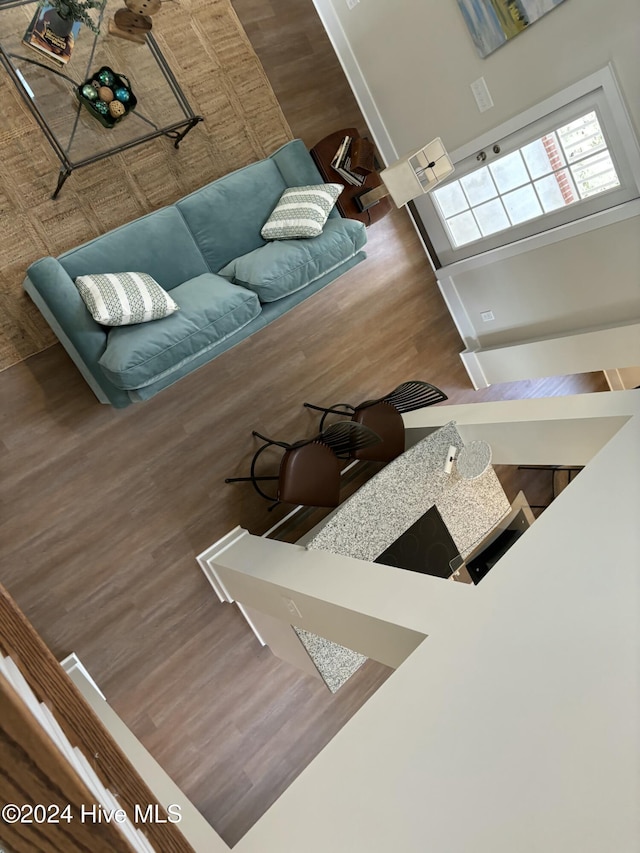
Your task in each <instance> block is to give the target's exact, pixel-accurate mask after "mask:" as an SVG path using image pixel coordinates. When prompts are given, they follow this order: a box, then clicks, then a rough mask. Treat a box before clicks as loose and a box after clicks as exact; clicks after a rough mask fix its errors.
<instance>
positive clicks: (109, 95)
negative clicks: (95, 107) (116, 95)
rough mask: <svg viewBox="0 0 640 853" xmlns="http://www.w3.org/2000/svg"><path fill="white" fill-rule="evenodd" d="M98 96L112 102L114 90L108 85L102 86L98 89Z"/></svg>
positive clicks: (106, 101) (102, 99)
mask: <svg viewBox="0 0 640 853" xmlns="http://www.w3.org/2000/svg"><path fill="white" fill-rule="evenodd" d="M98 97H99V98H100V100H101V101H104V102H105V103H107V104H108V103H110V102H111V101H112V100H113V92H112V91H111V89H110V88H109V87H108V86H100V88H99V89H98Z"/></svg>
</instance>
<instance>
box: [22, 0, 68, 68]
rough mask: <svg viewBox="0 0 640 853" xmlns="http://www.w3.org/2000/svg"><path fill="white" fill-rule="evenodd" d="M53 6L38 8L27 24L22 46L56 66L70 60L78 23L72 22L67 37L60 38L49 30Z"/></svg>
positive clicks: (54, 12) (53, 13)
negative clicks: (30, 48) (37, 53)
mask: <svg viewBox="0 0 640 853" xmlns="http://www.w3.org/2000/svg"><path fill="white" fill-rule="evenodd" d="M56 14H57V13H56V11H55V9H54V7H53V6H50V5H48V4H45V5H44V6H42V7H40V8H39V9H38V10H37V11H36V13H35V15H34V16H33V18H32V19H31V23H30V24H29V26H28V28H27V31H26V33H25V34H24V38H23V39H22V41H23V44H26V45H27V46H28V47H32V48H33V49H34V50H37V51H39V52H40V53H42V54H44V55H45V56H47V57H48V58H49V59H52V60H53V61H54V62H55V63H56V64H58V65H66V64H67V62H68V61H69V60H70V59H71V53H72V51H73V46H74V44H75V41H76V39H77V38H78V33H79V32H80V27H81V24H80V21H74V22H73V25H72V27H71V31H70V32H69V34H68V35H64V36H60V35H58V34H57V33H55V32H54V31H53V29H52V28H51V18H52V17H53V16H54V15H56Z"/></svg>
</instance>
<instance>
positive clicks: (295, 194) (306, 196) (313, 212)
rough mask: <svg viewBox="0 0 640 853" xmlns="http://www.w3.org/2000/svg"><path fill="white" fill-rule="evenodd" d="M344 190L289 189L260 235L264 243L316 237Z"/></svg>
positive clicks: (330, 187)
mask: <svg viewBox="0 0 640 853" xmlns="http://www.w3.org/2000/svg"><path fill="white" fill-rule="evenodd" d="M343 189H344V187H343V186H342V185H341V184H312V185H311V186H308V187H289V189H287V190H285V191H284V192H283V193H282V195H281V196H280V201H279V202H278V204H277V205H276V207H275V210H274V211H273V213H272V214H271V216H270V217H269V219H268V220H267V221H266V223H265V224H264V225H263V227H262V231H261V232H260V233H261V235H262V237H263V238H264V239H265V240H290V239H292V238H296V237H317V236H318V234H322V229H323V228H324V223H325V222H326V221H327V217H328V216H329V214H330V213H331V211H332V209H333V206H334V205H335V203H336V200H337V198H338V196H339V195H340V193H341V192H342V190H343Z"/></svg>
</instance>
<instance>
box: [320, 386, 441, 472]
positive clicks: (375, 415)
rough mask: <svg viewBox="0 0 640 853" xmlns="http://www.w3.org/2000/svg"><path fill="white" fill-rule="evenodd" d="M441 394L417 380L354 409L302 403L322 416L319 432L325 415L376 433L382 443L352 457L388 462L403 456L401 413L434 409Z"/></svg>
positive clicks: (337, 405) (337, 404) (346, 406)
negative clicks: (426, 407) (340, 417)
mask: <svg viewBox="0 0 640 853" xmlns="http://www.w3.org/2000/svg"><path fill="white" fill-rule="evenodd" d="M446 399H448V398H447V395H446V394H445V393H444V391H441V390H440V389H439V388H436V387H435V385H430V384H429V383H428V382H422V381H420V380H417V379H413V380H410V381H408V382H403V383H402V384H401V385H398V387H397V388H394V390H393V391H391V392H390V393H389V394H387V395H386V396H384V397H380V398H378V399H377V400H365V401H364V402H363V403H360V404H359V405H357V406H352V405H351V404H350V403H336V404H335V405H333V406H329V407H325V406H316V405H314V404H312V403H305V404H304V405H305V406H306V407H307V408H308V409H316V410H317V411H320V412H322V413H323V415H322V417H321V418H320V429H322V428H323V426H324V422H325V420H326V417H327V415H329V414H334V415H341V416H342V417H344V416H345V415H351V418H352V420H353V421H354V422H355V423H359V424H361V425H362V426H366V427H368V428H369V429H371V430H373V431H374V432H376V433H377V434H378V435H379V436H380V438H381V442H380V443H379V444H376V445H375V446H371V447H366V448H359V449H357V450H355V451H354V453H353V454H352V456H351V458H353V459H362V460H367V461H370V462H384V463H385V464H386V463H387V462H391V461H392V460H393V459H395V458H396V457H398V456H400V454H401V453H404V421H403V420H402V413H403V412H413V411H414V410H415V409H422V408H424V407H425V406H433V405H435V404H436V403H441V402H442V401H443V400H446Z"/></svg>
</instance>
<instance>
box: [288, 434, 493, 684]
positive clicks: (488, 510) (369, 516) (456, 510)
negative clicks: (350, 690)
mask: <svg viewBox="0 0 640 853" xmlns="http://www.w3.org/2000/svg"><path fill="white" fill-rule="evenodd" d="M450 445H453V446H454V447H457V448H458V450H459V449H460V448H461V447H463V446H464V442H463V441H462V438H461V436H460V433H459V432H458V430H457V429H456V425H455V423H454V422H453V421H451V422H450V423H448V424H445V425H444V426H442V427H440V428H439V429H437V430H435V431H434V432H432V433H430V434H429V435H428V436H427V437H426V438H423V439H422V440H421V441H419V442H418V443H417V444H415V445H414V446H413V447H411V448H409V450H407V451H406V452H405V453H403V454H402V455H401V456H399V457H398V458H397V459H394V461H393V462H390V463H389V464H388V465H386V466H385V467H384V468H383V469H382V470H381V471H380V472H379V473H378V474H376V475H375V477H372V479H371V480H369V481H368V482H367V483H365V484H364V486H362V487H361V488H360V489H358V491H357V492H356V493H355V494H354V495H352V497H350V498H349V499H348V500H347V501H345V503H344V504H341V506H339V507H338V509H337V510H335V511H334V513H333V514H332V515H331V516H330V517H329V519H328V520H327V521H326V523H325V524H324V525H323V527H322V528H321V530H320V531H319V532H318V533H316V534H315V536H313V537H312V538H311V539H309V540H308V541H307V542H306V547H307V548H314V549H317V550H321V551H330V552H331V553H334V554H343V555H345V556H347V557H356V558H357V559H360V560H368V561H371V562H372V561H373V560H375V559H376V558H377V557H379V556H380V554H382V552H383V551H384V550H385V549H386V548H388V547H389V545H391V543H392V542H394V541H395V540H396V539H397V538H398V537H399V536H400V535H401V534H402V533H404V532H405V531H406V530H407V528H409V527H410V526H411V525H412V524H413V523H414V522H415V521H417V520H418V519H419V518H420V516H422V515H423V514H424V513H425V512H426V511H427V510H428V509H430V508H431V507H432V506H434V505H435V506H436V507H437V509H438V511H439V513H440V515H441V517H442V520H443V521H444V523H445V525H446V526H447V528H448V530H449V533H450V534H451V537H452V538H453V541H454V543H455V545H456V547H457V548H458V550H459V551H460V554H461V555H462V556H463V557H465V556H466V555H467V554H468V553H469V552H470V551H471V550H472V549H473V548H474V546H475V545H476V544H477V543H478V542H479V541H480V540H481V539H483V538H484V537H485V536H486V534H487V533H488V532H489V531H490V530H491V529H492V528H493V527H495V525H496V524H497V523H498V522H499V521H500V520H501V518H503V516H504V515H506V513H507V512H508V511H509V509H510V504H509V501H508V500H507V496H506V495H505V493H504V490H503V488H502V486H501V485H500V482H499V480H498V478H497V476H496V474H495V472H494V470H493V468H491V467H489V468H488V469H487V470H486V471H485V473H484V474H482V475H481V476H479V477H476V478H475V479H473V480H465V479H463V478H462V477H460V475H459V474H458V472H457V470H456V466H455V464H454V466H453V470H452V471H451V473H449V474H447V473H446V472H445V470H444V464H445V459H446V455H447V451H448V449H449V446H450ZM398 571H404V569H398ZM294 628H295V626H294ZM295 631H296V633H297V635H298V637H299V638H300V641H301V642H302V644H303V645H304V646H305V648H306V649H307V652H308V653H309V655H310V657H311V659H312V660H313V661H314V663H315V665H316V666H317V668H318V671H319V672H320V674H321V675H322V677H323V679H324V680H325V682H326V684H327V686H328V687H329V689H330V690H331V691H332V692H334V693H335V691H336V690H338V689H339V687H340V686H342V684H344V682H345V681H346V680H347V679H348V678H350V677H351V675H353V673H354V672H355V671H356V670H357V669H358V668H359V667H360V666H361V665H362V664H363V663H364V662H365V660H366V658H365V657H364V656H363V655H360V654H358V653H357V652H354V651H352V650H351V649H345V648H344V647H343V646H339V645H338V644H336V643H333V642H331V641H330V640H326V639H324V638H322V637H317V636H316V635H315V634H310V633H309V632H308V631H304V630H303V629H301V628H295Z"/></svg>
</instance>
